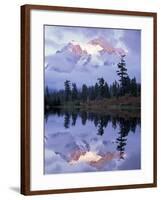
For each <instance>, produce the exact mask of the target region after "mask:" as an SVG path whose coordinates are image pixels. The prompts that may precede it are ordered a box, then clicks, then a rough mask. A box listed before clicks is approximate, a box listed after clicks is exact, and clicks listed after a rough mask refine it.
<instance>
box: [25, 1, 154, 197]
mask: <svg viewBox="0 0 161 200" xmlns="http://www.w3.org/2000/svg"><path fill="white" fill-rule="evenodd" d="M156 65H157V14H156V13H150V12H136V11H120V10H103V9H91V8H72V7H56V6H42V5H41V6H40V5H24V6H22V7H21V193H22V194H24V195H32V194H33V195H34V194H52V193H65V192H86V191H96V190H109V189H129V188H145V187H156V185H157V135H156V134H157V133H156V123H157V121H156V120H157V119H156V115H157V114H156V112H157V102H156V101H157V100H156V93H157V80H156V78H157V76H156V70H157V68H156V67H157V66H156Z"/></svg>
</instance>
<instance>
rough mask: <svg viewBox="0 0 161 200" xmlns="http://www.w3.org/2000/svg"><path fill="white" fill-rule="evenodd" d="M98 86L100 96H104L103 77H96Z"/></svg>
mask: <svg viewBox="0 0 161 200" xmlns="http://www.w3.org/2000/svg"><path fill="white" fill-rule="evenodd" d="M98 88H99V96H100V98H103V97H104V94H105V81H104V79H103V78H98Z"/></svg>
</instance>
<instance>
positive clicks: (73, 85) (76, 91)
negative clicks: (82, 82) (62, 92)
mask: <svg viewBox="0 0 161 200" xmlns="http://www.w3.org/2000/svg"><path fill="white" fill-rule="evenodd" d="M77 99H78V90H77V86H76V84H75V83H73V84H72V100H77Z"/></svg>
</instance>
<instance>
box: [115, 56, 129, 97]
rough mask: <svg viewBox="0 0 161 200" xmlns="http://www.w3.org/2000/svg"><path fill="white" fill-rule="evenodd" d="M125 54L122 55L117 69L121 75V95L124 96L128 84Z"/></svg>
mask: <svg viewBox="0 0 161 200" xmlns="http://www.w3.org/2000/svg"><path fill="white" fill-rule="evenodd" d="M124 57H125V55H122V56H121V62H120V63H118V65H117V66H118V70H117V75H118V76H119V77H120V79H119V82H120V86H121V87H120V95H121V96H123V95H125V93H126V86H127V78H128V74H127V68H126V63H125V60H124Z"/></svg>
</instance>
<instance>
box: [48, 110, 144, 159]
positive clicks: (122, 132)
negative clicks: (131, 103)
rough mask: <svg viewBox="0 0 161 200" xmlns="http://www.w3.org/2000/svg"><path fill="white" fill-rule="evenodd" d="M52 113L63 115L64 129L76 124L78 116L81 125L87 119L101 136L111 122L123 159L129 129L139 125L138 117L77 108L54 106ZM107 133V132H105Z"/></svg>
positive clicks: (133, 130) (84, 123) (131, 129)
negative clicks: (68, 108)
mask: <svg viewBox="0 0 161 200" xmlns="http://www.w3.org/2000/svg"><path fill="white" fill-rule="evenodd" d="M52 114H54V115H57V116H58V117H59V116H64V127H65V128H66V129H68V128H70V126H76V124H77V118H78V116H79V117H80V118H81V123H82V125H84V126H85V125H86V122H87V121H91V122H93V123H94V125H95V127H96V130H97V132H96V134H97V135H99V136H102V135H103V134H105V131H104V130H105V128H106V127H107V126H108V123H109V122H111V123H112V127H113V128H114V129H116V128H118V129H119V131H118V137H117V138H116V141H115V142H116V144H117V151H118V152H119V154H120V159H124V155H125V153H124V152H125V148H126V145H127V139H128V134H129V132H130V131H132V132H133V133H135V130H136V126H137V125H140V124H141V122H140V117H119V116H118V115H114V116H112V115H109V114H102V113H94V112H87V111H84V110H83V111H80V110H79V109H77V110H65V111H64V110H62V109H59V108H56V109H54V110H52ZM48 115H49V113H45V122H46V123H47V120H48ZM107 134H108V133H107Z"/></svg>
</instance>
